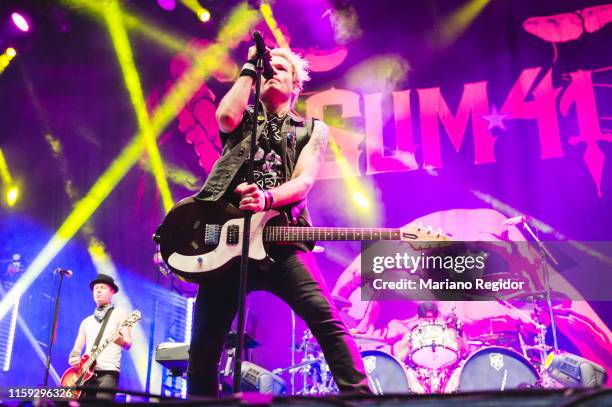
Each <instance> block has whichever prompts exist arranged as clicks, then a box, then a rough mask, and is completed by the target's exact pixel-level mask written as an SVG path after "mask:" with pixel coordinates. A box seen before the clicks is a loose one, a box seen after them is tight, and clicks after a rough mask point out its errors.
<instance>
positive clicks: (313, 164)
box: [187, 36, 370, 396]
mask: <svg viewBox="0 0 612 407" xmlns="http://www.w3.org/2000/svg"><path fill="white" fill-rule="evenodd" d="M255 40H256V42H258V43H259V48H260V51H261V49H262V48H264V50H265V47H264V46H263V42H262V41H261V36H255ZM266 51H267V52H264V58H266V59H268V58H269V62H267V61H264V71H265V70H266V68H265V66H266V65H267V64H269V65H270V68H269V69H270V72H268V73H267V74H266V73H265V72H264V77H266V76H267V78H266V79H265V80H262V84H261V102H262V110H261V114H260V116H259V117H257V118H255V117H253V106H249V105H248V102H249V96H250V93H251V90H252V88H253V86H254V83H255V81H254V78H255V75H256V70H255V62H256V56H257V47H255V46H253V47H251V48H250V49H249V52H248V61H247V62H246V63H245V64H244V66H243V68H242V71H241V73H240V76H239V77H238V79H237V80H236V82H235V83H234V85H233V86H232V87H231V89H230V90H229V91H228V93H227V94H226V95H225V96H224V97H223V99H222V100H221V102H220V103H219V106H218V109H217V114H216V116H217V120H218V122H219V127H220V129H221V139H222V141H223V143H224V149H223V154H222V156H221V157H220V158H219V160H218V161H217V162H216V163H215V166H214V167H213V169H212V171H211V173H210V175H209V176H208V179H207V180H206V183H205V185H204V186H203V187H202V190H201V191H200V192H199V193H198V195H197V196H196V198H197V199H201V200H206V201H217V200H220V199H223V200H226V201H229V202H231V203H233V204H234V205H235V206H237V207H239V208H240V209H242V210H250V211H254V212H260V211H266V210H269V209H271V208H274V209H275V210H278V211H283V212H285V213H286V214H287V216H288V217H289V218H290V219H292V220H293V221H294V222H295V223H296V224H297V225H300V226H306V225H309V224H310V219H309V216H308V211H307V209H306V197H307V195H308V192H309V191H310V189H311V188H312V186H313V184H314V182H315V179H316V176H317V172H318V170H319V167H320V165H321V162H322V161H323V159H324V157H325V150H326V147H327V138H328V129H327V126H326V125H325V124H324V123H323V122H322V121H320V120H316V119H312V120H305V119H304V118H302V117H300V116H299V115H298V114H297V113H296V112H295V110H294V106H295V103H296V101H297V98H298V96H299V94H300V92H301V91H302V86H303V84H304V82H306V81H308V80H309V79H310V78H309V74H308V64H307V61H305V60H303V59H302V58H301V57H300V56H299V55H297V54H295V53H294V52H292V51H291V50H290V49H286V48H277V49H272V50H266ZM254 120H256V123H257V126H258V132H257V134H258V138H257V150H256V154H255V174H254V175H255V177H254V179H255V183H254V184H250V185H249V184H247V183H245V182H244V179H245V173H246V170H247V165H246V158H247V156H248V155H249V153H248V152H249V144H250V131H251V126H250V125H251V123H253V121H254ZM310 250H311V247H309V246H307V245H304V244H299V243H292V244H291V245H283V246H277V247H273V248H272V249H271V250H270V252H271V253H270V255H271V257H272V258H273V259H274V262H273V263H272V264H271V265H270V267H269V268H267V269H266V270H262V269H259V268H257V267H252V268H251V270H250V271H249V277H248V288H247V289H248V291H249V292H250V291H253V290H261V289H264V290H267V291H270V292H272V293H273V294H275V295H277V296H278V297H280V298H281V299H283V300H284V301H285V302H286V303H287V304H289V306H290V307H291V308H293V310H294V311H295V312H296V313H297V314H298V315H299V316H300V317H301V318H302V319H303V320H304V321H305V322H306V323H307V325H308V327H309V328H310V329H311V330H312V333H313V334H314V336H315V337H316V339H317V340H318V342H319V344H320V345H321V348H322V350H323V353H324V354H325V359H326V360H327V362H328V364H329V366H330V368H331V371H332V374H333V376H334V379H335V381H336V384H337V385H338V387H339V389H340V390H341V391H348V392H356V393H370V389H369V387H368V384H367V377H366V374H365V370H364V366H363V361H362V360H361V357H360V354H359V350H358V348H357V346H356V344H355V341H354V339H353V337H352V336H351V335H350V333H349V331H348V329H347V327H346V326H345V324H344V323H343V322H342V320H341V319H340V317H339V314H338V311H337V309H336V307H335V305H334V303H333V302H332V300H331V296H330V293H329V291H328V288H327V286H326V284H325V282H324V280H323V276H322V274H321V271H320V270H319V268H318V267H317V265H316V262H315V261H314V258H313V255H312V253H311V251H310ZM239 269H240V266H239V264H238V263H236V265H235V267H233V268H232V269H231V270H228V271H226V272H223V273H220V274H216V275H210V276H208V277H209V278H207V280H206V282H204V283H202V284H201V285H200V288H199V290H198V296H197V300H196V305H195V315H194V323H193V331H192V339H191V345H190V349H189V368H188V372H187V382H188V392H189V394H190V395H208V396H216V395H218V388H219V386H218V377H217V372H218V369H217V367H218V364H219V359H220V357H221V352H222V350H223V344H224V342H225V338H226V335H227V333H228V330H229V328H230V325H231V323H232V320H233V319H234V317H235V314H236V311H237V301H238V299H237V296H238V285H239Z"/></svg>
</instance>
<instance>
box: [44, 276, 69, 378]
mask: <svg viewBox="0 0 612 407" xmlns="http://www.w3.org/2000/svg"><path fill="white" fill-rule="evenodd" d="M55 271H56V272H58V273H59V275H60V278H59V284H58V286H57V296H56V297H55V310H54V311H53V322H52V325H51V337H50V338H49V351H48V352H47V362H46V364H45V380H44V383H43V386H44V387H47V382H48V381H49V367H50V366H51V351H52V350H53V342H55V328H56V325H57V317H58V313H59V301H60V292H61V290H62V281H63V279H64V274H65V271H64V270H62V269H57V270H55Z"/></svg>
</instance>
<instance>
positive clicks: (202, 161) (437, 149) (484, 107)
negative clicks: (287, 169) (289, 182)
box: [0, 0, 612, 392]
mask: <svg viewBox="0 0 612 407" xmlns="http://www.w3.org/2000/svg"><path fill="white" fill-rule="evenodd" d="M56 3H57V4H56ZM94 3H97V2H92V1H89V2H88V1H76V0H74V1H63V2H62V1H60V2H53V1H45V2H39V1H34V0H32V1H3V2H2V4H1V5H0V24H2V25H3V26H7V27H8V26H9V25H10V24H11V22H10V15H11V13H12V12H14V11H19V12H22V13H24V14H25V15H27V16H28V18H29V21H30V24H31V27H30V31H29V32H28V33H25V34H21V35H11V34H10V33H9V30H8V29H4V31H0V52H4V49H5V48H7V47H9V46H12V47H14V48H15V49H16V51H17V56H16V57H15V58H13V59H12V61H10V64H8V66H7V67H6V68H5V69H4V71H3V72H2V73H1V74H0V129H1V130H0V149H1V153H2V156H3V157H4V159H3V161H5V165H4V164H3V165H2V167H3V168H5V169H6V170H4V169H3V170H2V192H3V194H2V209H1V212H0V261H1V262H0V273H1V274H2V276H3V281H4V282H3V290H4V293H3V294H2V298H3V299H4V300H3V303H2V304H3V305H0V317H1V321H2V322H1V324H0V328H1V329H2V330H3V332H5V331H6V332H10V331H11V326H12V325H14V326H15V328H14V329H13V331H14V341H13V342H12V343H10V349H12V353H11V360H10V363H9V364H8V366H7V368H6V369H4V370H3V371H1V372H0V385H37V384H41V383H42V381H43V378H44V375H45V355H46V352H47V349H48V346H49V343H50V339H49V335H50V324H51V322H50V321H51V318H52V309H53V304H54V300H55V296H56V294H57V284H58V279H57V276H56V275H55V274H54V272H53V270H55V269H56V268H58V267H61V268H66V269H71V270H73V271H74V276H73V277H72V278H71V279H66V280H64V282H63V284H62V293H61V302H60V309H59V323H58V330H57V334H56V341H55V344H54V347H53V356H52V359H51V365H52V367H53V368H54V369H55V370H56V371H57V372H58V373H59V374H60V375H61V372H62V371H63V370H64V369H66V368H67V367H68V365H67V358H68V353H69V352H70V349H71V348H72V345H73V343H74V339H75V337H76V334H77V330H78V327H79V323H80V321H81V320H82V319H83V318H84V317H86V316H87V315H90V314H91V313H92V312H93V310H94V302H93V300H92V297H91V291H90V290H89V287H88V283H89V281H90V280H91V279H93V277H94V276H95V275H96V273H98V272H105V273H109V274H113V275H114V276H116V278H117V279H118V281H119V285H120V288H121V291H120V293H119V294H118V296H117V301H116V303H118V304H119V305H120V306H123V307H126V308H132V309H135V308H139V309H140V310H141V311H142V313H143V320H142V321H141V322H140V324H139V325H138V328H137V329H135V330H134V345H133V347H132V350H131V351H130V353H129V355H128V354H127V353H126V354H124V358H123V362H122V375H121V387H124V388H128V389H135V390H145V389H148V390H151V391H152V392H160V391H162V386H165V387H164V388H180V387H181V386H182V382H180V380H174V381H173V379H171V378H169V377H168V376H167V372H166V371H163V370H162V369H161V367H160V365H158V364H157V363H156V362H155V361H153V362H152V363H150V362H149V360H150V356H151V347H154V346H155V345H157V344H158V343H160V342H167V341H177V342H180V341H184V340H185V338H186V335H187V336H188V335H189V332H188V329H187V328H186V325H189V321H190V319H189V318H190V317H191V315H190V313H189V312H188V309H189V307H190V305H191V302H190V301H189V300H186V298H189V297H190V296H191V297H193V296H194V295H195V292H196V290H197V287H195V286H193V285H190V284H187V283H182V282H180V281H178V280H175V279H173V278H172V277H168V276H165V275H162V274H160V271H159V269H158V266H157V265H156V264H154V262H153V257H154V254H155V251H156V247H155V245H154V243H153V242H152V240H151V235H152V234H153V233H154V232H155V229H156V227H157V226H158V225H159V224H160V222H161V221H162V220H163V217H164V213H165V209H164V205H163V199H162V195H161V194H160V190H159V188H158V186H157V182H156V178H155V177H154V175H153V168H155V166H154V165H153V164H152V163H151V162H152V160H150V154H147V150H146V149H145V148H144V147H143V148H141V152H140V153H138V154H137V155H136V158H135V159H134V160H132V161H130V162H129V163H128V161H129V160H128V159H123V161H122V160H121V159H118V157H119V158H121V157H125V156H124V154H125V151H126V149H127V148H129V146H130V145H132V142H133V140H134V137H135V135H136V134H137V133H138V131H139V122H138V120H137V116H136V114H135V108H134V106H133V104H132V103H131V101H130V100H131V99H130V93H129V92H128V90H126V86H125V83H126V80H125V79H124V74H123V71H122V68H121V66H120V64H119V63H118V58H117V53H116V50H115V48H114V46H113V42H112V41H111V38H112V36H111V35H109V31H108V29H107V26H106V24H105V19H104V17H103V15H104V14H101V13H105V11H104V7H105V6H100V5H99V4H105V3H103V2H100V3H99V4H98V5H96V6H95V7H94V6H92V4H94ZM110 3H112V2H108V4H110ZM157 3H160V4H161V3H165V2H161V1H158V2H155V1H153V0H146V1H121V2H120V6H121V8H122V10H123V13H124V16H125V15H127V14H128V13H129V16H130V18H131V19H130V18H127V17H125V18H123V21H124V23H125V29H126V32H127V38H128V39H129V44H130V45H131V50H132V54H133V62H134V64H135V66H136V68H137V71H138V73H139V78H140V84H141V87H142V93H143V95H144V100H145V102H146V106H147V109H148V112H149V115H150V116H151V117H153V116H154V114H155V112H157V109H158V107H159V106H160V105H161V104H163V102H164V100H165V97H166V96H167V95H169V94H170V92H171V91H172V88H173V85H174V84H175V83H176V82H177V81H179V80H180V79H181V77H182V75H183V74H184V73H185V72H187V71H188V70H189V69H190V68H191V66H192V63H193V58H192V56H193V55H194V53H195V52H197V51H198V50H204V51H203V52H204V53H206V52H207V50H210V49H211V48H207V47H208V46H210V44H212V43H214V42H215V41H217V38H219V33H220V32H221V31H222V30H223V29H227V24H234V26H235V27H238V26H239V24H247V23H246V22H240V21H238V22H237V21H235V20H231V19H230V18H229V16H230V15H231V14H232V13H233V12H235V10H236V7H240V6H241V5H242V6H243V7H244V8H245V9H246V5H245V4H246V2H245V3H244V4H242V3H240V2H237V1H213V0H210V1H202V2H201V3H202V5H204V6H205V7H208V8H209V10H210V12H211V15H212V19H211V21H209V22H208V23H206V24H204V23H202V22H199V21H198V20H197V18H196V16H195V15H194V13H193V11H191V10H189V9H188V8H186V7H184V6H183V5H182V3H180V2H176V7H175V8H174V10H172V11H166V10H164V9H162V8H161V7H160V6H159V5H158V4H157ZM169 3H174V2H169ZM108 4H107V7H110V6H108ZM100 7H102V9H100ZM272 11H273V15H274V19H275V20H276V23H277V24H278V27H277V33H276V36H275V35H274V33H273V32H272V31H271V29H270V26H269V25H268V24H267V23H266V22H265V21H264V19H262V18H261V15H260V14H258V13H256V12H254V11H251V12H250V14H249V16H251V17H252V16H253V15H255V18H256V19H259V20H258V21H254V22H253V23H252V24H251V23H249V24H251V25H252V28H253V29H259V30H260V31H261V32H262V33H263V34H264V36H265V39H266V42H267V43H268V45H269V46H271V47H272V46H277V45H278V43H280V42H281V40H280V38H281V37H282V38H283V41H285V42H286V43H287V44H288V45H290V46H291V47H292V48H294V49H297V50H298V51H299V52H300V53H301V54H302V55H303V56H305V57H306V59H308V61H309V62H310V65H311V76H312V80H311V81H310V82H309V83H307V84H306V87H305V92H304V93H303V94H302V96H301V97H300V99H299V101H298V104H297V109H298V111H299V112H300V113H301V114H302V115H304V116H307V117H311V116H314V117H318V118H320V119H324V120H325V121H326V122H327V123H328V125H329V126H330V129H331V135H332V141H331V143H332V146H330V148H329V149H328V156H327V160H326V162H325V163H324V164H323V168H322V170H321V173H320V177H319V178H320V179H319V181H318V182H317V184H316V185H315V187H314V188H313V190H312V191H311V193H310V196H309V208H310V211H311V214H312V217H313V221H314V223H315V224H316V225H320V226H323V225H324V226H343V227H345V226H347V227H348V226H354V227H401V226H404V225H407V224H409V223H411V222H415V221H417V222H422V223H423V224H425V225H432V226H433V227H434V228H435V229H437V228H441V229H442V230H443V231H444V232H445V233H447V234H450V235H451V236H452V237H453V238H456V239H463V240H526V239H527V236H526V235H525V234H523V233H521V231H519V230H518V229H517V228H515V227H514V226H511V227H506V226H504V225H502V222H503V221H504V220H506V219H507V218H510V217H513V216H516V215H521V214H522V215H528V216H530V217H531V218H530V219H531V223H532V225H533V226H534V228H535V229H536V231H537V232H538V234H539V237H540V238H541V239H543V240H576V241H582V242H588V241H607V240H610V239H612V217H611V216H610V203H611V201H612V167H611V163H612V161H611V159H610V151H611V150H610V145H611V141H612V53H611V52H610V44H612V3H610V2H607V1H602V2H597V1H573V0H568V1H561V2H560V1H554V0H540V1H527V0H519V1H513V0H496V1H490V2H487V1H483V2H478V1H466V0H452V1H429V0H415V1H409V2H398V1H389V0H379V1H376V2H371V1H365V0H352V1H331V0H330V1H328V0H312V1H304V0H302V1H297V0H277V1H275V2H273V4H272ZM245 18H246V17H245ZM249 18H250V17H249ZM249 21H251V20H249ZM224 27H225V28H224ZM0 29H2V27H0ZM236 30H237V31H238V32H240V29H239V28H236ZM222 46H225V47H227V53H225V54H224V55H223V59H224V60H223V62H222V63H221V66H220V67H218V69H217V70H216V71H215V72H214V73H213V74H212V75H210V76H209V77H208V78H207V80H206V82H205V83H203V84H202V85H201V86H200V87H199V89H198V90H197V92H196V93H195V94H194V96H193V97H192V98H191V99H190V100H189V102H188V103H187V104H186V105H185V106H177V105H172V106H171V108H174V109H176V110H177V111H176V112H173V113H172V114H171V120H169V123H168V124H167V125H165V126H162V127H163V128H162V129H161V130H160V132H159V137H158V139H157V145H158V147H159V154H160V156H161V160H162V162H163V166H164V170H165V176H166V179H167V182H168V184H169V186H170V192H171V195H172V198H173V200H174V201H178V200H179V199H181V198H183V197H186V196H189V195H191V194H194V193H195V192H196V191H197V190H198V189H199V187H200V186H201V185H202V183H203V182H204V180H205V179H206V176H207V174H208V172H209V171H210V169H211V167H212V164H213V163H214V162H215V160H216V159H217V158H218V157H219V154H220V151H221V141H220V138H219V128H218V125H217V124H216V121H215V118H214V113H215V106H216V104H217V103H218V101H219V100H220V98H221V97H222V96H223V95H224V93H225V92H226V91H227V90H228V89H229V87H230V86H231V84H232V81H233V79H234V78H235V77H236V76H237V74H238V70H239V67H240V66H241V65H242V64H243V63H244V61H245V59H246V58H245V57H246V54H247V49H248V47H249V46H250V40H249V33H248V31H246V32H244V33H242V34H240V36H239V38H238V39H234V40H233V41H231V42H228V43H226V44H222ZM211 52H212V51H211ZM0 164H2V163H1V162H0ZM109 168H111V170H112V171H114V172H112V171H111V175H110V176H106V177H105V176H103V174H108V173H109V172H108V170H109ZM7 172H8V173H9V174H10V175H9V177H8V178H7V177H6V176H5V174H6V173H7ZM113 174H115V175H117V174H119V175H117V176H116V177H115V178H112V177H113ZM110 179H115V180H116V181H117V182H116V185H115V184H113V181H109V180H110ZM100 183H102V184H103V185H99V184H100ZM105 183H106V184H105ZM14 185H17V186H18V187H19V197H18V199H17V201H16V202H15V204H14V205H13V206H9V205H8V204H7V202H6V200H5V194H6V193H8V190H9V188H10V187H11V186H14ZM104 185H109V186H110V188H107V189H104ZM94 186H96V188H98V187H102V189H93V191H95V193H94V194H91V193H90V191H92V187H94ZM100 191H105V192H100ZM84 197H87V199H89V200H90V201H88V202H96V203H98V202H99V203H100V204H99V206H95V205H94V204H92V205H93V206H92V205H90V206H87V207H88V208H90V209H91V211H90V213H91V215H89V212H88V213H87V214H86V215H79V213H76V215H75V213H74V212H73V210H74V209H75V208H81V209H82V206H79V205H81V204H82V203H83V201H81V199H82V198H84ZM85 212H87V211H85ZM73 225H76V226H74V227H76V228H77V229H76V230H77V231H76V233H74V234H73V232H72V231H71V230H72V229H71V228H72V227H73ZM60 227H63V229H62V232H61V233H60V234H59V235H57V238H56V240H52V238H53V237H54V235H55V234H56V231H57V230H58V229H59V228H60ZM66 237H67V238H68V241H67V242H66V244H65V246H64V245H63V244H61V245H60V246H56V247H58V250H55V252H53V251H52V250H51V251H50V250H48V247H49V242H51V246H52V245H53V244H54V242H55V243H57V239H59V240H62V239H64V238H66ZM527 240H530V239H527ZM62 242H63V240H62ZM319 247H320V249H323V250H318V251H317V254H316V258H317V260H318V263H319V267H320V268H321V269H322V271H323V273H324V275H325V278H326V280H327V282H328V285H329V287H330V290H331V291H332V293H333V295H334V296H335V298H337V299H344V301H343V302H342V303H341V304H340V305H341V306H342V310H343V311H342V314H343V317H344V318H345V321H346V322H347V324H348V325H349V327H350V328H352V329H353V330H354V332H358V333H360V334H361V335H362V336H363V338H370V339H371V341H370V343H367V342H368V341H367V340H366V339H362V340H361V344H362V346H363V348H367V347H371V346H378V345H377V343H376V341H375V340H374V339H373V338H377V339H378V340H381V341H382V342H384V343H385V347H384V350H385V351H386V352H388V353H392V354H394V355H395V356H396V357H398V358H399V359H402V360H403V361H406V360H407V358H408V357H409V355H408V353H409V350H408V349H409V348H408V344H407V341H408V340H409V339H410V332H409V331H410V327H411V326H413V325H414V320H415V316H416V309H417V304H416V303H415V302H411V301H395V302H393V301H361V297H360V292H359V286H360V277H359V264H360V262H359V253H360V250H361V246H360V244H359V243H358V242H325V243H320V244H319ZM46 248H47V249H46ZM43 250H47V251H46V252H43ZM577 252H578V253H583V252H581V251H580V250H578V249H577ZM41 253H47V254H46V255H45V256H41ZM49 253H51V254H49ZM14 255H19V258H14V257H13V256H14ZM569 256H570V257H572V258H574V260H575V261H574V262H575V263H577V262H579V261H578V260H576V259H577V258H582V257H584V256H583V255H581V256H582V257H581V256H578V255H572V254H569ZM587 257H588V256H587ZM605 261H608V263H605ZM609 261H610V259H609V258H607V260H604V263H605V264H607V269H606V268H604V269H603V272H610V271H611V270H612V269H611V268H610V262H609ZM36 270H38V271H37V272H36V273H34V271H36ZM567 273H569V274H568V277H567V278H568V279H569V280H571V278H570V277H569V275H571V273H572V269H571V267H569V268H568V270H567ZM561 274H562V273H561ZM24 276H26V277H27V278H25V279H24ZM20 279H21V280H20ZM26 280H27V283H24V282H25V281H26ZM607 281H609V279H608V280H607ZM577 289H578V290H580V289H579V288H577ZM11 293H12V294H11ZM581 294H582V295H583V297H584V298H587V299H588V293H585V292H581ZM11 295H12V296H11ZM228 295H234V294H233V293H228ZM16 296H18V298H19V304H18V307H15V306H14V305H11V304H13V303H14V302H15V297H16ZM572 298H575V297H572ZM6 299H9V300H11V301H12V303H11V304H8V303H6V301H5V300H6ZM346 300H348V303H346ZM5 303H6V304H5ZM609 304H610V303H609V302H606V301H590V302H585V301H573V302H571V303H569V304H568V303H565V304H564V305H563V306H561V305H560V306H559V308H558V319H559V343H560V347H561V348H562V349H564V350H566V351H568V352H572V353H576V354H580V355H582V356H584V357H586V358H588V359H591V360H594V361H596V362H598V363H601V364H603V365H604V366H607V367H608V369H610V368H612V357H611V356H610V354H611V352H610V351H611V349H612V348H611V346H612V345H611V340H612V338H611V334H610V329H609V328H608V326H609V324H610V321H611V320H612V319H611V318H612V313H611V311H610V306H609ZM9 305H10V307H9ZM439 308H440V311H441V312H442V313H443V314H445V315H450V314H451V312H454V313H455V314H456V315H457V317H458V318H459V319H460V320H462V321H463V322H464V326H465V332H466V335H468V336H469V335H472V336H473V337H474V338H478V337H479V335H480V336H482V333H483V332H485V333H486V332H507V331H511V332H517V331H518V330H519V327H522V328H520V329H525V332H527V333H525V335H526V337H530V335H531V337H532V338H533V336H534V335H535V334H534V333H533V332H532V331H530V329H531V327H532V325H533V321H532V317H533V315H532V314H533V313H532V310H527V311H525V310H523V311H524V312H520V313H518V312H515V311H516V310H515V309H511V308H509V307H508V306H507V305H504V304H501V303H492V304H488V305H484V304H483V303H480V302H473V303H467V302H466V303H440V304H439ZM13 310H18V312H13ZM530 313H531V314H530ZM525 314H529V315H531V316H529V317H525V316H524V315H525ZM247 316H248V321H247V330H248V331H249V334H250V335H252V336H253V337H254V338H255V339H256V340H257V341H258V342H260V343H261V346H260V347H259V348H256V349H254V350H253V351H251V357H252V360H253V361H254V362H255V363H257V364H259V365H261V366H263V367H265V368H266V369H269V370H272V369H276V368H284V367H288V366H290V365H291V337H292V316H291V312H290V309H289V308H288V307H287V306H286V305H285V304H284V303H283V302H282V301H281V300H279V299H277V298H275V297H273V296H272V295H271V294H268V293H260V292H256V293H252V294H251V295H250V296H249V300H248V315H247ZM500 318H501V319H503V323H501V325H500V326H496V322H495V321H499V320H500ZM544 324H546V325H547V324H548V321H547V320H546V321H544ZM305 329H306V327H305V326H304V324H303V323H302V321H300V320H298V321H297V323H296V326H295V329H294V332H295V336H296V341H297V342H300V341H301V338H302V335H303V333H304V330H305ZM510 336H511V334H510ZM548 340H549V341H550V340H551V337H550V330H548ZM372 343H374V345H372ZM481 343H484V342H481ZM549 343H550V342H549ZM505 345H507V346H508V347H512V346H513V342H512V341H511V340H509V341H507V342H505ZM2 346H9V344H8V343H7V344H2ZM7 349H8V348H7ZM295 357H296V358H298V359H299V358H300V357H301V354H299V353H298V354H296V356H295ZM148 371H150V372H148ZM283 377H284V378H285V379H288V378H289V376H288V375H286V374H285V375H284V376H283ZM55 379H56V376H54V375H53V374H52V375H51V379H50V383H53V384H55V381H54V380H55Z"/></svg>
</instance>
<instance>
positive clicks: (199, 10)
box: [181, 0, 211, 23]
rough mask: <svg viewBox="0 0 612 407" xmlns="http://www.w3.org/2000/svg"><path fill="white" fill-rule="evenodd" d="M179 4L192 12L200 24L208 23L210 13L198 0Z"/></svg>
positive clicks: (183, 0)
mask: <svg viewBox="0 0 612 407" xmlns="http://www.w3.org/2000/svg"><path fill="white" fill-rule="evenodd" d="M181 3H183V5H184V6H185V7H187V8H188V9H189V10H191V11H193V12H194V13H195V15H196V16H198V19H199V20H200V21H201V22H203V23H206V22H208V21H210V17H211V16H210V11H208V10H207V9H205V8H204V7H202V6H201V5H200V2H199V1H198V0H181Z"/></svg>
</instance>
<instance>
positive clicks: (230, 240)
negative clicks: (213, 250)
mask: <svg viewBox="0 0 612 407" xmlns="http://www.w3.org/2000/svg"><path fill="white" fill-rule="evenodd" d="M239 233H240V227H239V226H238V225H229V226H228V227H227V244H238V240H239V237H240V236H239V235H238V234H239Z"/></svg>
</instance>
